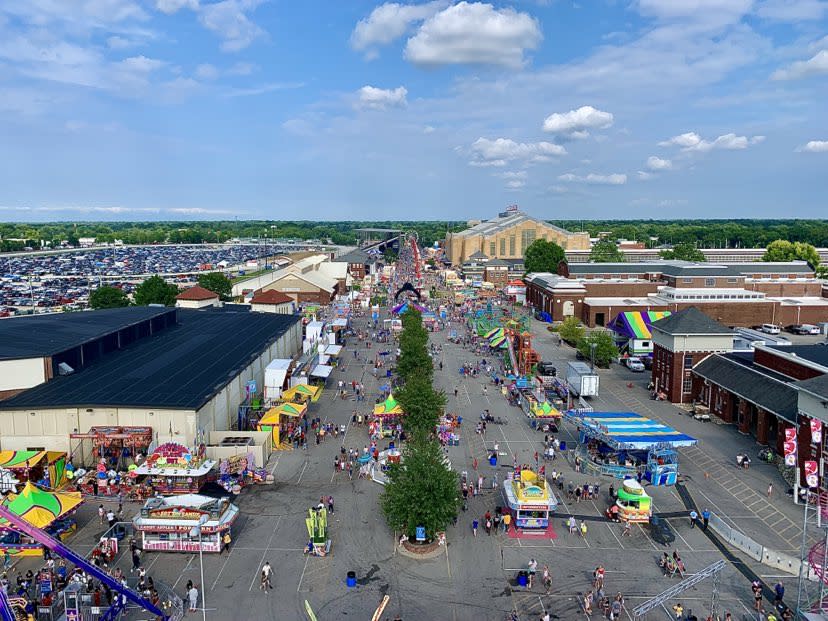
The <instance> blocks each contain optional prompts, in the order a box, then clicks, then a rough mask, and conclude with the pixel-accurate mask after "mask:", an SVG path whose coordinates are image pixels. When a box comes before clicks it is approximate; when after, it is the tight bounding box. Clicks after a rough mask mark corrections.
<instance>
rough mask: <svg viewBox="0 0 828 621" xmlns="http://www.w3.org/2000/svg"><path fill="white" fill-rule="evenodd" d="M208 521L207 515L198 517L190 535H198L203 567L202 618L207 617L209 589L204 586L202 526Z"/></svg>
mask: <svg viewBox="0 0 828 621" xmlns="http://www.w3.org/2000/svg"><path fill="white" fill-rule="evenodd" d="M206 523H207V516H206V515H202V516H201V517H200V518H198V526H193V527H192V529H190V537H191V538H192V537H194V536H195V535H198V564H199V565H200V569H201V618H202V619H203V620H205V621H206V619H207V591H206V589H205V588H204V549H203V547H202V545H201V527H202V526H204V524H206Z"/></svg>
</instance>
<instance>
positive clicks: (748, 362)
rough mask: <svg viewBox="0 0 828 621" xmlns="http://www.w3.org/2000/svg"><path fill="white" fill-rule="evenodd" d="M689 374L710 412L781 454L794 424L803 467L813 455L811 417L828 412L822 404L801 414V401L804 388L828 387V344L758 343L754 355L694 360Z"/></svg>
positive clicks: (694, 391) (696, 397)
mask: <svg viewBox="0 0 828 621" xmlns="http://www.w3.org/2000/svg"><path fill="white" fill-rule="evenodd" d="M691 375H692V396H693V400H694V401H696V402H697V403H700V404H703V405H705V406H707V407H708V408H709V409H710V412H711V414H714V415H715V416H718V417H719V418H721V419H722V420H724V421H725V422H728V423H733V424H734V425H737V426H738V429H739V431H741V432H742V433H745V434H750V435H752V436H754V437H755V438H756V441H757V442H758V443H759V444H763V445H768V446H770V447H772V448H773V449H774V450H775V451H776V452H777V453H778V454H781V453H782V452H783V442H784V436H785V434H784V429H785V428H786V427H796V428H797V442H798V449H797V450H798V462H799V465H800V468H801V466H802V463H803V461H805V460H807V459H810V458H811V455H812V447H811V439H810V429H809V422H808V421H809V418H813V417H815V416H816V417H819V418H820V419H821V420H825V419H826V418H828V415H827V414H828V412H826V410H825V408H826V406H825V405H822V406H821V410H820V408H810V407H809V409H808V412H809V413H807V414H803V413H802V412H801V411H800V407H799V405H800V402H801V401H802V399H803V397H802V394H801V392H802V391H803V390H804V391H809V390H810V391H813V390H817V389H819V390H822V391H823V392H824V391H825V389H828V347H826V346H824V345H799V346H791V347H784V348H777V347H767V346H761V345H758V346H757V347H756V349H755V351H754V352H753V353H728V354H713V355H711V356H708V357H707V358H705V359H704V360H702V361H701V362H699V363H698V364H696V365H695V366H694V367H693V369H692V372H691ZM805 400H806V401H807V400H808V397H807V396H806V397H805ZM822 403H828V400H823V401H822ZM814 411H815V412H816V413H814Z"/></svg>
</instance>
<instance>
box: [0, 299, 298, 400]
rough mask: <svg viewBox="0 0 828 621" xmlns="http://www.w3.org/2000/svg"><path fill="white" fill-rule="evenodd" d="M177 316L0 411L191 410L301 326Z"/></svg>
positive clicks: (239, 317) (192, 313)
mask: <svg viewBox="0 0 828 621" xmlns="http://www.w3.org/2000/svg"><path fill="white" fill-rule="evenodd" d="M178 317H179V324H178V325H175V326H172V327H169V328H167V329H165V330H163V331H161V332H159V333H158V334H156V335H153V336H150V337H146V338H144V339H141V340H139V341H136V342H135V343H133V344H131V345H128V346H127V347H125V348H124V349H122V350H120V351H116V352H113V353H111V354H108V355H106V356H103V357H102V358H101V359H99V360H97V361H95V362H93V363H92V364H90V365H89V367H87V368H85V369H82V370H80V371H78V372H76V373H73V374H72V375H67V376H64V377H57V378H55V379H53V380H51V381H49V382H46V383H45V384H41V385H39V386H35V387H34V388H31V389H29V390H26V391H23V392H22V393H20V394H18V395H16V396H14V397H11V398H10V399H6V400H4V401H0V410H20V409H25V410H29V409H31V410H36V409H42V408H54V407H140V408H169V409H183V410H197V409H198V408H200V407H202V406H203V405H204V404H205V403H207V402H208V401H209V400H210V399H212V398H213V396H215V395H216V394H217V393H218V392H219V391H220V390H221V389H222V388H224V386H226V385H227V383H228V382H230V381H231V380H233V379H234V378H235V377H236V376H237V375H238V374H239V373H240V372H241V371H242V370H243V369H244V368H245V367H247V366H248V365H250V363H251V362H253V360H254V359H255V358H256V357H257V356H259V355H260V354H261V353H262V352H263V351H264V350H265V349H267V348H268V347H270V346H271V344H273V343H274V342H275V341H276V340H277V339H278V338H279V337H281V336H282V335H283V334H284V333H285V332H287V330H288V329H289V328H290V327H291V326H292V325H294V324H295V323H296V322H298V321H299V319H300V318H299V317H298V316H294V315H279V314H276V313H250V312H235V311H228V310H223V309H213V310H210V311H201V310H189V309H179V311H178Z"/></svg>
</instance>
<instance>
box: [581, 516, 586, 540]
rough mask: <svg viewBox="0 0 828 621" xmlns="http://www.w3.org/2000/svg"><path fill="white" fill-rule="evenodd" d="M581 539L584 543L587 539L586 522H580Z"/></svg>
mask: <svg viewBox="0 0 828 621" xmlns="http://www.w3.org/2000/svg"><path fill="white" fill-rule="evenodd" d="M581 538H582V539H583V540H584V541H586V538H587V525H586V522H584V521H581Z"/></svg>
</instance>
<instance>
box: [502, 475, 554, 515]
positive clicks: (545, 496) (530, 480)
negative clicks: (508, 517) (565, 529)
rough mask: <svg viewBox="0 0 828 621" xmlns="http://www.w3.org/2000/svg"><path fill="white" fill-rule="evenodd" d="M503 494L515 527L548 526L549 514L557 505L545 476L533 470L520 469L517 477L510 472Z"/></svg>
mask: <svg viewBox="0 0 828 621" xmlns="http://www.w3.org/2000/svg"><path fill="white" fill-rule="evenodd" d="M503 495H504V497H505V499H506V504H507V505H508V507H509V509H510V510H511V511H512V513H513V516H514V523H515V528H520V529H525V530H545V529H546V528H548V527H549V515H550V514H551V513H554V511H555V509H556V508H557V507H558V500H557V498H555V494H554V492H553V491H552V490H551V488H550V487H549V484H548V483H547V482H546V478H545V477H543V476H542V475H538V474H536V473H535V472H534V471H533V470H521V471H520V473H519V475H518V477H517V478H515V473H514V472H510V473H509V476H508V478H507V479H506V481H505V485H504V486H503Z"/></svg>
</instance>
